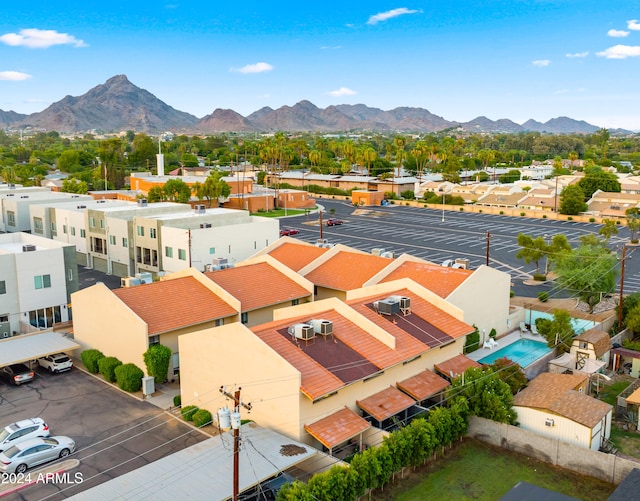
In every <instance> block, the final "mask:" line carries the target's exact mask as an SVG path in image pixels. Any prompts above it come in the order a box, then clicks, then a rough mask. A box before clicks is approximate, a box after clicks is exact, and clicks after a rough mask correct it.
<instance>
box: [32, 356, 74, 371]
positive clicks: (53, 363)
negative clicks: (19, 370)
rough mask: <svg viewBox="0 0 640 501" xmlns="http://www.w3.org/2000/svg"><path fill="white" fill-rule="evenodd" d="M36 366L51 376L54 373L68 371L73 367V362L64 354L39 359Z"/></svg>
mask: <svg viewBox="0 0 640 501" xmlns="http://www.w3.org/2000/svg"><path fill="white" fill-rule="evenodd" d="M38 365H39V366H40V367H42V368H44V369H47V370H48V371H49V372H50V373H51V374H53V373H55V372H64V371H70V370H71V368H72V367H73V360H71V357H70V356H69V355H67V354H66V353H56V354H54V355H47V356H46V357H42V358H39V359H38Z"/></svg>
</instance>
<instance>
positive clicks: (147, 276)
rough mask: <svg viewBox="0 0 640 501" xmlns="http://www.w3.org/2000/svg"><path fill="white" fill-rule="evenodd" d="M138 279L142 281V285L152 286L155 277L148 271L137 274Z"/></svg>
mask: <svg viewBox="0 0 640 501" xmlns="http://www.w3.org/2000/svg"><path fill="white" fill-rule="evenodd" d="M136 278H137V279H138V280H140V283H141V284H150V283H151V282H153V275H152V274H151V273H150V272H148V271H143V272H142V273H136Z"/></svg>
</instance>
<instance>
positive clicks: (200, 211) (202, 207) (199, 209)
mask: <svg viewBox="0 0 640 501" xmlns="http://www.w3.org/2000/svg"><path fill="white" fill-rule="evenodd" d="M193 208H194V209H195V211H196V214H204V213H206V212H207V207H206V206H205V205H204V204H198V205H194V206H193Z"/></svg>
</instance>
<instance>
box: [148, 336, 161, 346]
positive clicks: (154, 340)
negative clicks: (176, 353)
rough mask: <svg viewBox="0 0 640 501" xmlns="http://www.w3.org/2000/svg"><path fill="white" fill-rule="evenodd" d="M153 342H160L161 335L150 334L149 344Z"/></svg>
mask: <svg viewBox="0 0 640 501" xmlns="http://www.w3.org/2000/svg"><path fill="white" fill-rule="evenodd" d="M153 344H160V336H149V346H151V345H153Z"/></svg>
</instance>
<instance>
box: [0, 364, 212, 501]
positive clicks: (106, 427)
mask: <svg viewBox="0 0 640 501" xmlns="http://www.w3.org/2000/svg"><path fill="white" fill-rule="evenodd" d="M32 417H41V418H43V419H44V420H45V421H46V422H47V424H48V425H49V427H50V430H51V436H55V435H66V436H69V437H71V438H72V439H73V440H75V442H76V447H77V452H76V453H75V454H73V455H72V456H70V457H71V458H75V459H78V460H79V466H78V467H77V468H75V469H73V471H71V472H69V473H70V475H69V476H68V477H63V478H60V479H59V480H58V481H55V480H54V481H49V482H46V483H39V484H35V485H31V486H28V487H25V488H23V489H20V490H18V491H16V492H13V493H11V494H9V495H8V496H7V497H6V499H11V500H14V499H24V500H29V501H31V500H35V499H38V500H43V499H51V500H58V499H64V498H67V497H69V496H72V495H73V494H76V493H78V492H80V491H82V490H85V489H87V488H89V487H92V486H94V485H97V484H99V483H102V482H105V481H106V480H109V479H111V478H114V477H116V476H118V475H122V474H123V473H126V472H128V471H131V470H133V469H135V468H139V467H140V466H143V465H145V464H147V463H150V462H152V461H155V460H157V459H159V458H161V457H164V456H166V455H169V454H171V453H173V452H176V451H179V450H181V449H184V448H185V447H188V446H191V445H193V444H196V443H198V442H200V441H202V440H204V439H205V438H207V437H206V436H205V435H203V434H202V433H200V432H199V431H198V430H195V429H194V428H192V427H191V426H188V425H186V424H184V423H183V422H181V421H180V420H179V419H176V418H175V417H173V416H172V415H170V414H169V413H167V412H164V411H162V410H161V409H159V408H157V407H155V406H153V405H151V404H149V403H147V402H142V401H139V400H137V399H135V398H133V397H132V396H130V395H127V394H124V393H122V392H121V391H119V390H117V389H115V388H112V387H111V386H110V385H108V384H106V383H104V382H102V381H100V380H98V379H96V378H94V377H93V376H91V375H89V374H86V373H84V372H83V371H81V370H79V369H77V368H74V369H73V370H72V371H70V372H65V373H62V374H53V375H52V374H49V373H48V372H47V371H46V370H44V369H41V368H38V369H36V377H35V380H34V381H33V382H31V383H27V384H24V385H22V386H9V385H7V384H4V383H0V425H2V426H6V425H7V424H10V423H12V422H15V421H18V420H21V419H26V418H32ZM31 473H32V477H33V475H34V474H35V475H36V476H37V469H35V470H33V471H31ZM16 487H19V486H16ZM0 499H2V491H0Z"/></svg>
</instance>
